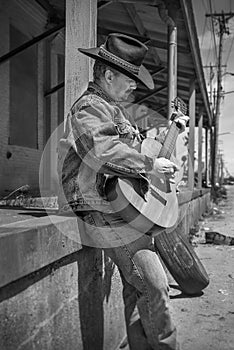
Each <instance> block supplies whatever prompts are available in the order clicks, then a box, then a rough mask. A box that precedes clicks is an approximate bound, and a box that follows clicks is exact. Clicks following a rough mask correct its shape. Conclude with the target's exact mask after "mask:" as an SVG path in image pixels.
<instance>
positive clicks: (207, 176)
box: [205, 128, 210, 186]
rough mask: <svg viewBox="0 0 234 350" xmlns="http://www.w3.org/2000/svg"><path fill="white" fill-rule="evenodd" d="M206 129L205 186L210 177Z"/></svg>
mask: <svg viewBox="0 0 234 350" xmlns="http://www.w3.org/2000/svg"><path fill="white" fill-rule="evenodd" d="M208 137H209V133H208V129H207V128H206V135H205V169H206V177H205V180H206V186H207V185H208V184H209V181H210V178H209V174H210V172H209V157H208Z"/></svg>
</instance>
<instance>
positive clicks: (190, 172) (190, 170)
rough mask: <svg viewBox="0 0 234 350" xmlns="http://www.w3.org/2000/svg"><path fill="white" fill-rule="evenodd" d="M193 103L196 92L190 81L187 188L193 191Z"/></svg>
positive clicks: (193, 84) (193, 83)
mask: <svg viewBox="0 0 234 350" xmlns="http://www.w3.org/2000/svg"><path fill="white" fill-rule="evenodd" d="M195 103H196V90H195V82H194V81H192V82H191V85H190V94H189V117H190V120H189V147H188V153H189V158H188V188H189V190H193V188H194V134H195V108H196V106H195Z"/></svg>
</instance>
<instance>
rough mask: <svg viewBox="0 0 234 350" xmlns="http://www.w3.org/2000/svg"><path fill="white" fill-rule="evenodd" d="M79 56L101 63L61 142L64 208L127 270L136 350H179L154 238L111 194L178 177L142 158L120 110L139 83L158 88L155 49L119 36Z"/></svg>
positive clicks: (170, 166) (161, 161)
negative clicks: (109, 186) (114, 187)
mask: <svg viewBox="0 0 234 350" xmlns="http://www.w3.org/2000/svg"><path fill="white" fill-rule="evenodd" d="M79 51H80V52H81V53H83V54H85V55H87V56H89V57H92V58H94V59H95V64H94V68H93V77H94V81H93V82H90V83H89V86H88V89H87V90H86V91H85V93H84V94H83V95H82V96H81V97H80V98H79V99H78V100H77V101H76V102H75V103H74V104H73V106H72V107H71V110H70V113H69V115H68V117H67V120H66V131H65V134H64V137H63V138H62V139H61V141H60V152H59V169H60V170H59V173H60V178H61V186H62V191H63V194H64V198H65V199H66V203H63V204H62V203H61V205H60V208H61V210H65V209H67V208H68V207H69V208H71V209H72V210H73V212H74V213H76V215H77V216H78V218H79V219H80V221H82V223H83V226H82V229H81V231H82V232H81V235H82V243H83V244H84V245H92V246H96V247H101V248H103V249H104V251H105V254H107V255H108V256H109V257H110V258H111V259H112V260H113V261H114V262H115V264H116V265H117V266H118V268H119V271H120V275H121V278H122V282H123V298H124V304H125V319H126V327H127V335H128V343H129V347H130V349H131V350H143V349H144V350H145V349H157V350H159V349H161V350H162V349H165V350H166V349H168V350H169V349H171V350H172V349H178V343H177V340H176V329H175V327H174V325H173V322H172V320H171V316H170V312H169V308H168V301H169V296H168V290H169V288H168V282H167V278H166V275H165V272H164V270H163V267H162V265H161V263H160V260H159V258H158V256H157V254H156V253H155V251H154V250H153V248H152V246H153V245H152V237H151V235H150V232H147V234H145V233H144V232H143V233H142V232H139V231H137V230H136V229H134V228H133V227H131V226H130V225H129V224H127V223H126V222H124V220H123V219H122V218H121V217H120V216H119V214H118V213H115V212H114V210H113V208H112V205H111V203H110V202H109V201H108V200H107V198H106V194H105V182H106V180H107V178H108V177H112V176H116V175H117V176H125V177H126V176H129V177H135V178H138V179H139V180H141V181H143V182H144V181H146V180H147V175H148V174H152V173H154V174H157V173H163V174H164V175H165V176H166V177H168V179H169V180H170V179H171V178H173V176H174V172H175V171H176V170H178V168H177V166H176V165H175V164H174V163H172V162H171V161H170V160H168V159H165V158H158V159H153V158H150V157H147V156H145V155H143V154H141V153H139V152H138V151H137V147H136V144H137V142H139V141H140V135H139V132H138V129H137V128H136V127H135V126H133V125H132V124H131V123H130V121H129V118H128V114H127V111H126V110H125V109H124V108H123V107H122V105H121V104H120V102H122V101H126V100H127V98H128V96H129V95H130V94H131V92H132V91H134V90H135V89H136V88H137V83H138V82H140V83H143V84H144V85H145V86H146V87H147V88H149V89H153V87H154V84H153V79H152V77H151V75H150V73H149V72H148V71H147V70H146V68H145V67H144V66H143V65H142V61H143V59H144V57H145V54H146V52H147V47H146V46H145V45H144V44H142V43H141V42H139V41H138V40H135V39H133V38H131V37H129V36H126V35H123V34H114V33H113V34H110V35H109V36H108V37H107V40H106V42H105V43H104V44H103V45H101V46H100V47H97V48H91V49H79ZM182 124H183V122H182ZM133 146H134V147H133Z"/></svg>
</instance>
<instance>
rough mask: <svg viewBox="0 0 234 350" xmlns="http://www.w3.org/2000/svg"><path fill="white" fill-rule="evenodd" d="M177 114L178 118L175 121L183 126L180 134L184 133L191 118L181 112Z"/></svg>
mask: <svg viewBox="0 0 234 350" xmlns="http://www.w3.org/2000/svg"><path fill="white" fill-rule="evenodd" d="M175 114H176V116H175V118H174V120H173V121H174V122H176V123H179V124H180V125H181V128H180V133H182V132H183V131H184V130H185V128H186V124H187V122H188V121H189V116H187V115H184V114H183V113H181V112H180V111H178V112H176V113H175Z"/></svg>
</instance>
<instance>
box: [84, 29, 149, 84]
mask: <svg viewBox="0 0 234 350" xmlns="http://www.w3.org/2000/svg"><path fill="white" fill-rule="evenodd" d="M78 50H79V51H80V52H81V53H83V54H85V55H86V56H89V57H91V58H94V59H96V60H100V61H102V62H104V63H106V64H107V65H108V66H110V67H112V68H115V69H116V70H118V71H119V72H121V73H123V74H125V75H127V76H128V77H130V78H131V79H133V80H136V81H138V82H141V83H143V84H144V85H145V86H146V87H147V88H149V89H153V88H154V82H153V79H152V77H151V75H150V73H149V71H148V70H147V69H146V68H145V67H144V66H143V65H142V62H143V60H144V57H145V55H146V52H147V50H148V48H147V46H145V45H144V44H143V43H142V42H140V41H139V40H136V39H134V38H132V37H130V36H127V35H125V34H120V33H111V34H109V35H108V37H107V39H106V41H105V43H104V44H103V45H101V46H100V47H93V48H90V49H83V48H78Z"/></svg>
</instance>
